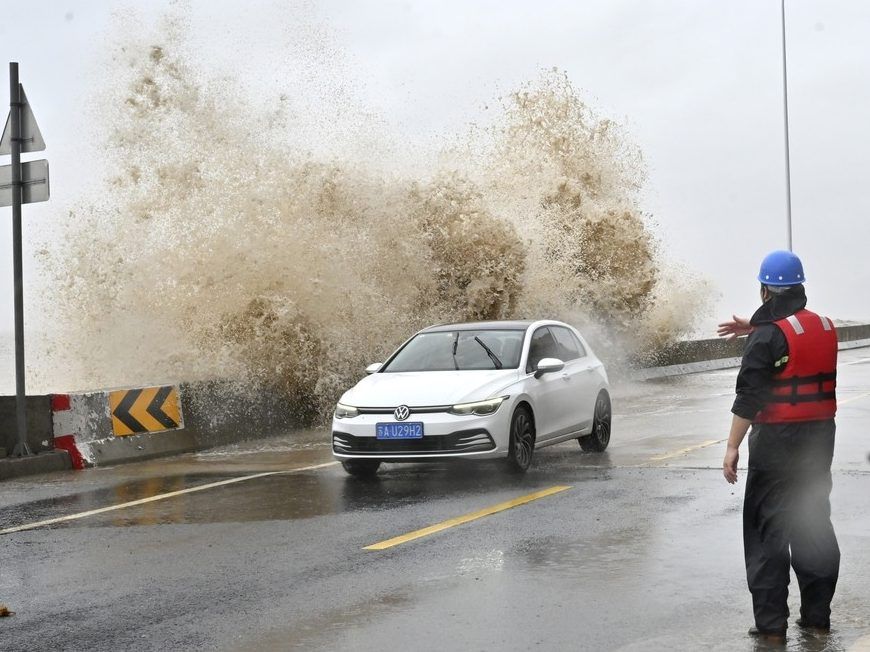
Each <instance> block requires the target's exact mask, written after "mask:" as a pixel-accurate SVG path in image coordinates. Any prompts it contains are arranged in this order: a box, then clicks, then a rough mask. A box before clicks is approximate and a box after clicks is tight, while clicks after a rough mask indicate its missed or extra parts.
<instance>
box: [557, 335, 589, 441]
mask: <svg viewBox="0 0 870 652" xmlns="http://www.w3.org/2000/svg"><path fill="white" fill-rule="evenodd" d="M550 332H551V333H552V334H553V339H554V340H555V342H556V357H558V358H559V359H560V360H562V361H563V362H564V363H565V368H564V369H563V370H562V374H563V377H564V380H565V385H566V386H567V389H566V392H565V396H564V401H565V405H564V410H563V420H562V422H561V423H560V424H559V433H560V434H565V433H569V432H576V431H578V430H580V429H581V428H585V427H587V426H588V423H586V420H587V415H586V410H585V407H584V403H585V395H586V394H587V393H588V392H587V391H586V388H585V385H586V381H587V379H586V377H585V376H586V372H585V367H584V365H583V363H582V361H581V349H582V347H581V345H580V342H578V341H577V338H576V337H574V334H573V333H572V332H571V331H570V330H569V329H568V328H566V327H564V326H550Z"/></svg>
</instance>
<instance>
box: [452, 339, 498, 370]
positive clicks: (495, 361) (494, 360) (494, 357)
mask: <svg viewBox="0 0 870 652" xmlns="http://www.w3.org/2000/svg"><path fill="white" fill-rule="evenodd" d="M474 341H475V342H477V343H478V344H480V345H481V346H482V347H483V350H484V351H486V354H487V355H488V356H489V359H490V360H492V363H493V364H494V365H495V368H496V369H501V368H502V364H501V360H499V359H498V356H497V355H496V354H495V353H493V352H492V349H490V348H489V347H488V346H487V345H486V344H484V343H483V340H482V339H480V338H479V337H478V336H477V335H475V336H474ZM453 350H454V353H455V351H456V347H455V346H454V348H453Z"/></svg>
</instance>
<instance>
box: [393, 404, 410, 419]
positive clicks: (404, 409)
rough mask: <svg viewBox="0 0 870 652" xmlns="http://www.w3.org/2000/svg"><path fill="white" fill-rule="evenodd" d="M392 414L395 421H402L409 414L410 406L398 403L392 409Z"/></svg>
mask: <svg viewBox="0 0 870 652" xmlns="http://www.w3.org/2000/svg"><path fill="white" fill-rule="evenodd" d="M393 416H394V417H396V421H404V420H405V419H407V418H408V417H409V416H411V408H409V407H408V406H407V405H400V406H399V407H397V408H396V409H395V410H394V411H393Z"/></svg>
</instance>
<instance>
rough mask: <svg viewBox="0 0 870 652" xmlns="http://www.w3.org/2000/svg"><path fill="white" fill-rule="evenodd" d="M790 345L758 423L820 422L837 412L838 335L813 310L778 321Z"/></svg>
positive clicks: (827, 320) (803, 311)
mask: <svg viewBox="0 0 870 652" xmlns="http://www.w3.org/2000/svg"><path fill="white" fill-rule="evenodd" d="M774 323H775V324H776V326H777V327H778V328H779V329H780V330H781V331H782V333H783V335H785V338H786V341H787V342H788V362H787V363H786V365H785V368H784V369H783V371H782V373H781V374H779V375H778V376H776V377H775V378H774V380H773V382H772V383H771V390H770V394H769V395H768V397H767V401H766V405H765V406H764V408H763V409H762V410H761V412H759V413H758V416H757V417H756V418H755V421H756V422H758V423H784V422H792V421H816V420H820V419H830V418H833V416H834V414H835V413H836V411H837V400H836V398H837V397H836V390H835V388H836V386H837V332H836V329H835V328H834V326H833V324H832V323H831V321H830V320H829V319H827V318H826V317H822V316H820V315H817V314H815V313H813V312H810V311H809V310H799V311H798V312H796V313H795V314H794V315H789V316H788V317H786V318H785V319H781V320H779V321H776V322H774Z"/></svg>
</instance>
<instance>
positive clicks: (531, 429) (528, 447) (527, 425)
mask: <svg viewBox="0 0 870 652" xmlns="http://www.w3.org/2000/svg"><path fill="white" fill-rule="evenodd" d="M534 451H535V426H534V424H533V423H532V415H531V413H530V412H529V410H528V409H527V408H525V407H522V406H520V407H518V408H517V409H516V410H514V415H513V417H511V433H510V443H509V444H508V457H507V465H508V470H509V471H512V472H514V473H525V472H526V471H527V470H528V468H529V465H531V463H532V454H533V453H534Z"/></svg>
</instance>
